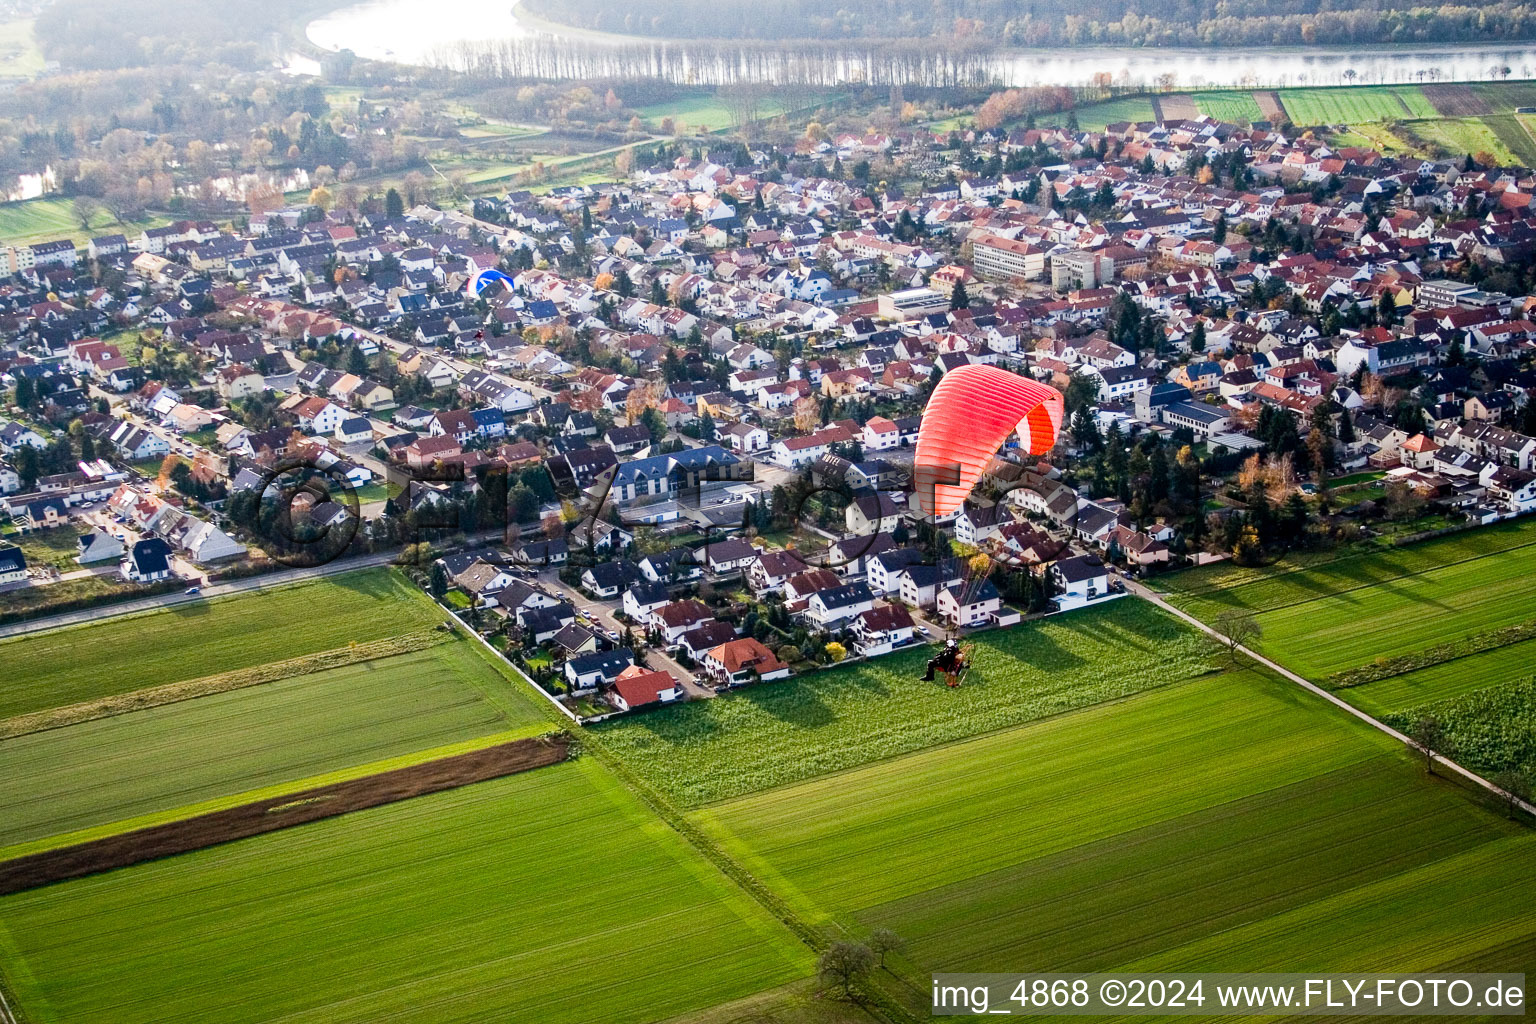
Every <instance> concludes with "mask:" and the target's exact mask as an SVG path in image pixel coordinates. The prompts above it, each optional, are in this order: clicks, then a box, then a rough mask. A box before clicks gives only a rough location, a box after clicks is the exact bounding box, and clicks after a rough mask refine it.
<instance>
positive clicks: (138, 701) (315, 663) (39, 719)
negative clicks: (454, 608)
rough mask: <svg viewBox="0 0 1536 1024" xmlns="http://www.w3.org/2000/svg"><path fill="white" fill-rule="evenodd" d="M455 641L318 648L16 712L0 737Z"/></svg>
mask: <svg viewBox="0 0 1536 1024" xmlns="http://www.w3.org/2000/svg"><path fill="white" fill-rule="evenodd" d="M451 639H452V636H451V635H450V634H448V633H444V632H441V631H434V630H433V629H432V628H431V627H428V628H426V629H419V630H415V631H413V632H410V633H402V634H401V635H399V636H395V637H388V638H386V639H383V640H370V641H368V642H366V643H360V644H353V645H351V646H347V647H333V648H332V649H330V650H328V651H316V652H315V653H314V654H303V655H300V656H299V657H297V658H287V659H284V660H283V661H273V662H268V663H267V664H265V665H253V666H251V667H250V668H240V669H231V670H230V671H228V672H219V673H215V674H214V675H210V676H199V677H198V678H196V679H184V680H181V681H178V682H174V683H166V684H165V685H163V686H149V687H145V688H144V689H142V690H130V691H129V692H128V693H118V694H113V695H112V696H110V697H102V698H100V699H99V700H92V701H84V702H82V703H79V704H66V705H65V706H63V707H61V708H50V709H48V710H47V711H34V712H31V713H29V714H25V715H16V716H15V717H14V718H7V719H4V720H0V740H10V739H15V738H16V737H18V736H28V735H31V734H33V733H39V732H48V731H50V730H53V729H64V728H67V727H69V726H71V725H80V724H82V723H84V722H94V721H98V720H100V719H103V718H113V717H115V716H117V715H126V714H131V713H132V712H135V711H147V710H149V709H150V708H160V707H165V706H167V705H169V704H180V703H182V702H184V701H189V700H196V699H198V698H199V697H211V696H213V695H215V694H220V693H231V692H233V691H235V690H245V689H249V688H251V687H253V686H265V685H267V684H268V683H279V682H282V681H283V680H285V679H297V678H299V677H301V676H307V675H313V674H314V673H316V672H327V671H330V670H332V669H338V668H346V667H347V666H349V665H360V664H364V663H366V662H370V661H380V660H382V659H385V658H396V657H400V656H401V655H405V654H414V653H416V652H417V651H425V650H429V649H430V648H433V647H437V646H440V645H442V644H445V643H448V642H449V641H450V640H451Z"/></svg>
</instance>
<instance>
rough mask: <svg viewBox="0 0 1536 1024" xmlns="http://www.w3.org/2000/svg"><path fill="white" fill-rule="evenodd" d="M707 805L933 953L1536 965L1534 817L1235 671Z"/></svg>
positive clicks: (1009, 962) (851, 926)
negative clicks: (1515, 819)
mask: <svg viewBox="0 0 1536 1024" xmlns="http://www.w3.org/2000/svg"><path fill="white" fill-rule="evenodd" d="M693 817H694V818H695V819H696V820H697V821H698V822H699V823H700V825H701V826H702V827H703V828H704V829H705V830H706V832H707V833H709V834H711V835H712V836H714V837H716V838H717V839H718V841H720V842H721V843H722V845H723V846H724V848H725V849H727V850H728V851H729V852H731V853H732V854H733V855H734V856H735V857H737V858H738V859H739V860H740V861H741V862H742V863H743V864H744V865H745V866H746V867H747V869H748V870H750V871H751V872H753V873H754V874H755V875H756V876H757V877H759V878H761V879H763V880H764V882H765V883H766V884H768V885H769V886H770V887H772V888H773V889H774V890H775V891H777V892H779V893H781V894H782V895H783V896H784V897H785V898H786V899H787V900H788V901H789V902H790V903H791V905H792V906H793V907H794V908H795V909H796V910H797V911H799V913H800V914H801V915H802V916H803V917H804V918H806V919H807V920H809V921H811V922H812V923H815V922H835V923H837V924H840V925H842V926H843V927H844V928H846V929H847V930H848V931H849V932H851V933H852V934H855V935H862V934H865V933H867V931H868V930H869V929H870V928H872V927H876V926H884V927H888V928H890V929H892V930H894V931H895V932H896V933H897V934H898V935H900V936H901V937H902V938H904V939H905V940H906V942H907V952H906V955H905V956H904V957H903V958H901V959H900V960H898V961H897V969H898V970H899V971H900V972H901V973H902V974H904V975H905V976H906V978H907V980H908V981H909V982H911V984H912V990H913V994H912V998H913V1002H914V1004H915V1005H921V1002H920V1001H921V1000H923V999H924V998H925V997H926V995H927V990H928V982H927V976H928V972H930V971H953V970H965V971H976V970H1003V969H1005V968H1006V969H1012V970H1019V969H1027V970H1047V971H1048V970H1068V971H1104V970H1112V969H1124V970H1139V971H1172V970H1245V971H1254V970H1258V971H1278V970H1293V971H1302V970H1307V971H1342V970H1355V971H1359V970H1374V971H1413V970H1431V969H1438V968H1447V967H1451V966H1456V967H1458V968H1459V969H1463V970H1473V969H1482V970H1495V969H1497V970H1527V971H1529V970H1532V969H1536V913H1533V903H1532V898H1531V897H1530V896H1529V894H1528V892H1529V891H1528V887H1527V886H1526V882H1525V880H1527V879H1529V877H1530V875H1531V872H1532V871H1533V870H1536V836H1533V835H1532V834H1531V833H1530V832H1529V831H1528V830H1526V829H1524V828H1522V827H1519V826H1517V825H1513V824H1510V823H1507V822H1505V821H1504V820H1503V819H1502V818H1501V817H1499V816H1498V815H1496V814H1494V813H1493V812H1491V811H1489V810H1488V809H1485V808H1482V807H1480V806H1478V805H1476V804H1475V803H1474V802H1472V801H1470V800H1468V799H1467V798H1466V797H1465V795H1464V794H1463V793H1462V792H1460V791H1459V790H1457V789H1456V788H1454V787H1452V786H1449V785H1446V784H1444V783H1442V782H1440V781H1438V780H1433V779H1430V778H1428V777H1427V776H1425V775H1424V774H1423V773H1422V771H1420V770H1419V769H1417V768H1416V767H1415V766H1413V765H1412V764H1411V763H1410V761H1409V760H1408V759H1407V758H1406V757H1405V756H1404V754H1403V753H1402V751H1401V748H1400V747H1399V746H1398V745H1397V744H1395V743H1394V742H1392V741H1391V740H1390V739H1388V738H1387V737H1384V736H1382V735H1380V734H1378V733H1375V732H1374V731H1372V730H1370V729H1368V728H1367V727H1365V726H1363V725H1361V724H1360V723H1358V722H1355V721H1353V720H1351V719H1349V718H1348V717H1346V716H1342V715H1339V714H1337V713H1335V712H1333V711H1330V710H1328V709H1327V708H1326V707H1324V706H1323V705H1321V704H1319V703H1318V702H1317V701H1316V700H1315V699H1314V698H1311V697H1309V696H1307V695H1306V694H1305V693H1303V692H1302V691H1300V690H1298V689H1297V688H1295V687H1293V686H1291V685H1289V684H1285V683H1282V682H1280V681H1278V680H1275V679H1273V678H1271V677H1267V676H1257V675H1252V674H1242V675H1232V674H1224V675H1221V676H1218V677H1214V678H1210V679H1203V680H1196V681H1192V682H1188V683H1183V684H1179V685H1175V686H1168V687H1163V688H1160V689H1157V690H1153V691H1148V692H1145V693H1142V694H1139V695H1137V696H1135V697H1132V698H1130V699H1128V700H1125V701H1120V702H1116V703H1113V704H1106V705H1101V706H1098V707H1094V708H1089V709H1086V710H1082V711H1078V712H1074V713H1072V714H1068V715H1062V716H1059V717H1056V718H1052V719H1049V720H1047V721H1044V722H1038V723H1035V724H1032V725H1028V726H1024V727H1021V728H1018V729H1012V730H1007V731H1004V732H1000V733H995V734H992V735H988V736H984V737H979V738H977V739H974V740H970V741H967V742H962V743H956V744H951V745H948V746H943V747H937V748H934V749H931V750H926V751H923V752H921V753H916V754H912V755H909V756H906V757H902V758H896V759H892V760H888V761H883V762H880V763H877V764H872V765H868V766H865V767H863V768H860V769H857V770H855V771H852V772H846V773H843V774H839V775H836V776H832V777H828V778H823V779H818V780H815V781H811V782H806V783H802V784H799V785H795V786H789V787H783V788H780V789H776V790H772V791H769V792H765V793H760V794H756V795H753V796H749V797H745V798H742V799H738V800H734V801H730V802H727V803H723V804H718V805H714V806H712V807H710V808H707V809H704V810H701V811H697V812H695V813H694V815H693Z"/></svg>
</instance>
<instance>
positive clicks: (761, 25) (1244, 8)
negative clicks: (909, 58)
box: [527, 0, 1536, 46]
mask: <svg viewBox="0 0 1536 1024" xmlns="http://www.w3.org/2000/svg"><path fill="white" fill-rule="evenodd" d="M527 3H528V7H529V8H530V9H531V10H533V11H535V12H536V13H538V14H539V15H540V16H541V17H544V18H547V19H549V20H551V21H555V22H558V23H561V24H566V25H571V26H574V27H578V28H583V29H593V30H597V31H603V32H612V33H617V34H622V35H633V36H637V37H647V36H648V37H654V38H663V39H689V40H694V39H731V40H775V41H785V40H797V41H798V40H805V39H812V40H847V39H924V40H927V41H928V42H929V43H930V44H931V43H932V42H933V41H935V40H946V41H958V42H962V43H965V42H973V41H980V40H988V41H995V42H997V43H1001V44H1002V45H1005V46H1053V45H1063V44H1065V45H1089V44H1113V45H1126V46H1235V45H1259V44H1264V45H1305V44H1313V43H1318V44H1329V43H1331V44H1340V43H1385V42H1448V41H1475V40H1495V39H1520V38H1529V36H1530V34H1531V32H1532V29H1533V27H1536V25H1533V17H1536V12H1533V10H1532V8H1531V7H1529V6H1528V5H1526V4H1524V3H1520V2H1515V0H1490V2H1475V0H1473V2H1465V3H1458V4H1440V5H1435V6H1431V5H1424V4H1421V3H1418V2H1416V0H1375V2H1373V3H1370V4H1366V5H1361V6H1360V7H1358V8H1352V9H1339V8H1338V7H1337V6H1336V5H1334V4H1333V3H1332V2H1330V0H1278V2H1270V0H1223V2H1222V3H1220V4H1208V3H1201V2H1198V0H1134V2H1127V0H1083V2H1078V0H1028V2H1025V3H1018V2H1016V0H935V2H931V3H929V2H925V3H921V4H920V3H915V2H910V0H845V2H843V3H839V4H836V5H826V4H817V3H811V2H809V0H784V2H782V3H777V4H772V5H764V4H761V3H755V2H752V0H635V2H633V3H630V4H625V5H617V6H616V5H614V4H611V3H609V2H607V0H558V2H557V0H527Z"/></svg>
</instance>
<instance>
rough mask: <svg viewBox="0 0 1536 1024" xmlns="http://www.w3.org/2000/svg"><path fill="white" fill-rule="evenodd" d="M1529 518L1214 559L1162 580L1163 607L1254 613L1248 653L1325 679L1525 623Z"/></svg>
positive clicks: (1531, 543) (1531, 612)
mask: <svg viewBox="0 0 1536 1024" xmlns="http://www.w3.org/2000/svg"><path fill="white" fill-rule="evenodd" d="M1533 571H1536V523H1533V522H1517V523H1505V524H1500V525H1497V526H1491V527H1487V528H1485V529H1478V530H1469V531H1466V532H1464V533H1458V534H1452V535H1450V536H1447V537H1441V538H1436V539H1434V540H1429V541H1424V542H1421V543H1418V544H1413V545H1408V546H1405V547H1401V548H1390V549H1387V550H1371V549H1369V548H1361V549H1357V550H1354V551H1346V552H1342V553H1340V557H1332V558H1329V557H1327V556H1312V557H1309V558H1301V559H1294V560H1293V559H1285V560H1282V561H1281V562H1279V563H1278V564H1276V565H1274V566H1270V567H1266V568H1261V569H1244V568H1242V567H1240V566H1233V565H1230V564H1226V563H1222V564H1218V565H1214V566H1209V567H1203V568H1200V569H1193V570H1189V571H1187V572H1181V573H1178V574H1176V575H1172V576H1168V577H1164V578H1163V580H1162V581H1160V582H1159V584H1158V585H1159V586H1160V587H1163V588H1165V589H1166V590H1167V592H1168V598H1169V600H1171V601H1173V602H1174V603H1175V604H1177V605H1179V606H1180V607H1182V608H1184V609H1185V610H1187V611H1189V612H1191V613H1192V614H1194V615H1197V616H1199V617H1200V618H1202V619H1204V620H1206V621H1208V622H1209V621H1213V620H1214V619H1215V617H1216V616H1217V615H1219V614H1220V613H1221V612H1222V611H1224V610H1227V609H1233V608H1235V609H1238V610H1242V611H1248V612H1251V613H1254V614H1255V615H1256V617H1257V620H1258V622H1259V625H1260V626H1261V627H1262V628H1263V631H1264V636H1263V639H1262V640H1261V641H1260V642H1259V644H1258V647H1259V648H1260V649H1261V650H1262V651H1263V652H1264V653H1266V654H1269V655H1271V656H1273V657H1275V658H1277V659H1279V660H1280V661H1282V662H1283V663H1284V664H1285V665H1286V667H1287V668H1290V669H1292V670H1293V671H1296V672H1299V673H1301V674H1302V675H1305V676H1307V677H1309V678H1311V679H1314V680H1317V681H1325V680H1327V678H1328V676H1329V675H1331V674H1333V673H1335V672H1340V671H1343V670H1345V669H1350V668H1355V667H1357V666H1360V665H1364V664H1366V663H1368V662H1371V661H1373V660H1375V659H1377V658H1381V657H1394V656H1401V655H1407V654H1413V653H1415V652H1419V651H1422V650H1424V649H1426V648H1428V647H1432V646H1434V645H1436V644H1441V643H1449V642H1452V641H1455V640H1458V639H1462V638H1465V637H1469V636H1472V635H1475V634H1478V633H1483V632H1485V631H1488V630H1492V629H1497V628H1499V627H1501V626H1508V625H1512V624H1516V623H1521V622H1525V621H1527V620H1529V619H1531V618H1536V590H1533V589H1532V588H1531V586H1530V575H1531V573H1532V572H1533Z"/></svg>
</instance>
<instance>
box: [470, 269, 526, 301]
mask: <svg viewBox="0 0 1536 1024" xmlns="http://www.w3.org/2000/svg"><path fill="white" fill-rule="evenodd" d="M492 284H500V285H501V286H502V287H504V288H506V290H507V291H509V292H510V291H512V290H513V289H514V288H516V287H517V282H516V281H514V280H512V278H511V276H509V275H507V274H504V273H502V272H501V271H499V270H482V271H480V273H478V274H476V275H475V276H474V277H471V278H470V279H469V283H468V284H467V285H466V286H465V288H464V291H465V292H466V293H468V294H469V295H479V294H480V293H481V292H483V291H485V289H486V288H488V287H490V286H491V285H492Z"/></svg>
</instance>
